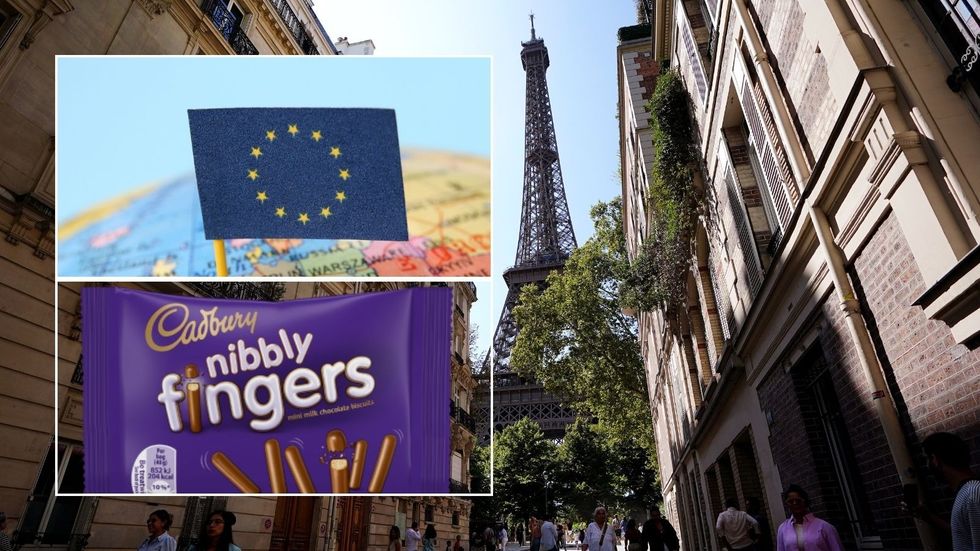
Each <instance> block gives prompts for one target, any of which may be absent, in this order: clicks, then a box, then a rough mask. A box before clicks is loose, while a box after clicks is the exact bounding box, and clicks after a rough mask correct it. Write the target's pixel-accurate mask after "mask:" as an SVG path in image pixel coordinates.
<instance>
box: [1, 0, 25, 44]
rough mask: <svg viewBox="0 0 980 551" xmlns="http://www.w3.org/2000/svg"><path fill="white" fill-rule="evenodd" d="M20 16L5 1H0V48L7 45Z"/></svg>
mask: <svg viewBox="0 0 980 551" xmlns="http://www.w3.org/2000/svg"><path fill="white" fill-rule="evenodd" d="M20 18H21V14H20V12H19V11H17V10H16V9H14V7H13V6H11V5H10V3H9V2H7V0H0V48H2V47H3V46H4V44H6V43H7V40H9V39H10V35H11V34H12V33H13V32H14V27H16V26H17V23H18V22H19V21H20Z"/></svg>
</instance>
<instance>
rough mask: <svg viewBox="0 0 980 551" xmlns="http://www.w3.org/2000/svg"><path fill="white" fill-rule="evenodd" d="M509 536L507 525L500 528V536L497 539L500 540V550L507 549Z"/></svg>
mask: <svg viewBox="0 0 980 551" xmlns="http://www.w3.org/2000/svg"><path fill="white" fill-rule="evenodd" d="M508 535H509V534H507V526H506V525H505V526H501V527H500V534H499V535H498V536H497V539H499V540H500V549H501V551H503V550H504V549H507V536H508Z"/></svg>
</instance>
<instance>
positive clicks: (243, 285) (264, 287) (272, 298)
mask: <svg viewBox="0 0 980 551" xmlns="http://www.w3.org/2000/svg"><path fill="white" fill-rule="evenodd" d="M183 285H185V286H186V287H188V288H190V290H191V291H193V292H194V293H197V294H199V295H201V296H205V297H212V298H231V299H237V300H264V301H268V302H277V301H278V300H280V299H281V298H282V295H283V294H284V293H285V292H286V287H285V285H283V284H282V283H247V282H235V283H213V282H209V281H200V282H187V283H184V284H183Z"/></svg>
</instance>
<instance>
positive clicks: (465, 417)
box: [449, 400, 476, 434]
mask: <svg viewBox="0 0 980 551" xmlns="http://www.w3.org/2000/svg"><path fill="white" fill-rule="evenodd" d="M449 418H450V419H452V420H453V421H456V422H457V423H459V424H460V425H462V426H463V428H465V429H467V430H469V431H470V432H472V433H474V434H475V433H476V419H474V418H473V416H472V415H470V414H469V412H467V411H463V408H461V407H459V406H457V405H456V402H455V400H449Z"/></svg>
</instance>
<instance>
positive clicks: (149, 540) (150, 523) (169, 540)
mask: <svg viewBox="0 0 980 551" xmlns="http://www.w3.org/2000/svg"><path fill="white" fill-rule="evenodd" d="M173 520H174V517H173V516H171V515H170V513H168V512H167V510H166V509H157V510H156V511H153V512H152V513H150V516H149V517H147V518H146V531H147V532H149V533H150V535H149V536H147V537H146V539H145V540H143V543H141V544H140V546H139V547H138V548H137V551H176V549H177V540H175V539H174V537H173V536H171V535H170V534H169V533H167V530H169V529H170V524H171V523H172V522H173Z"/></svg>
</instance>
